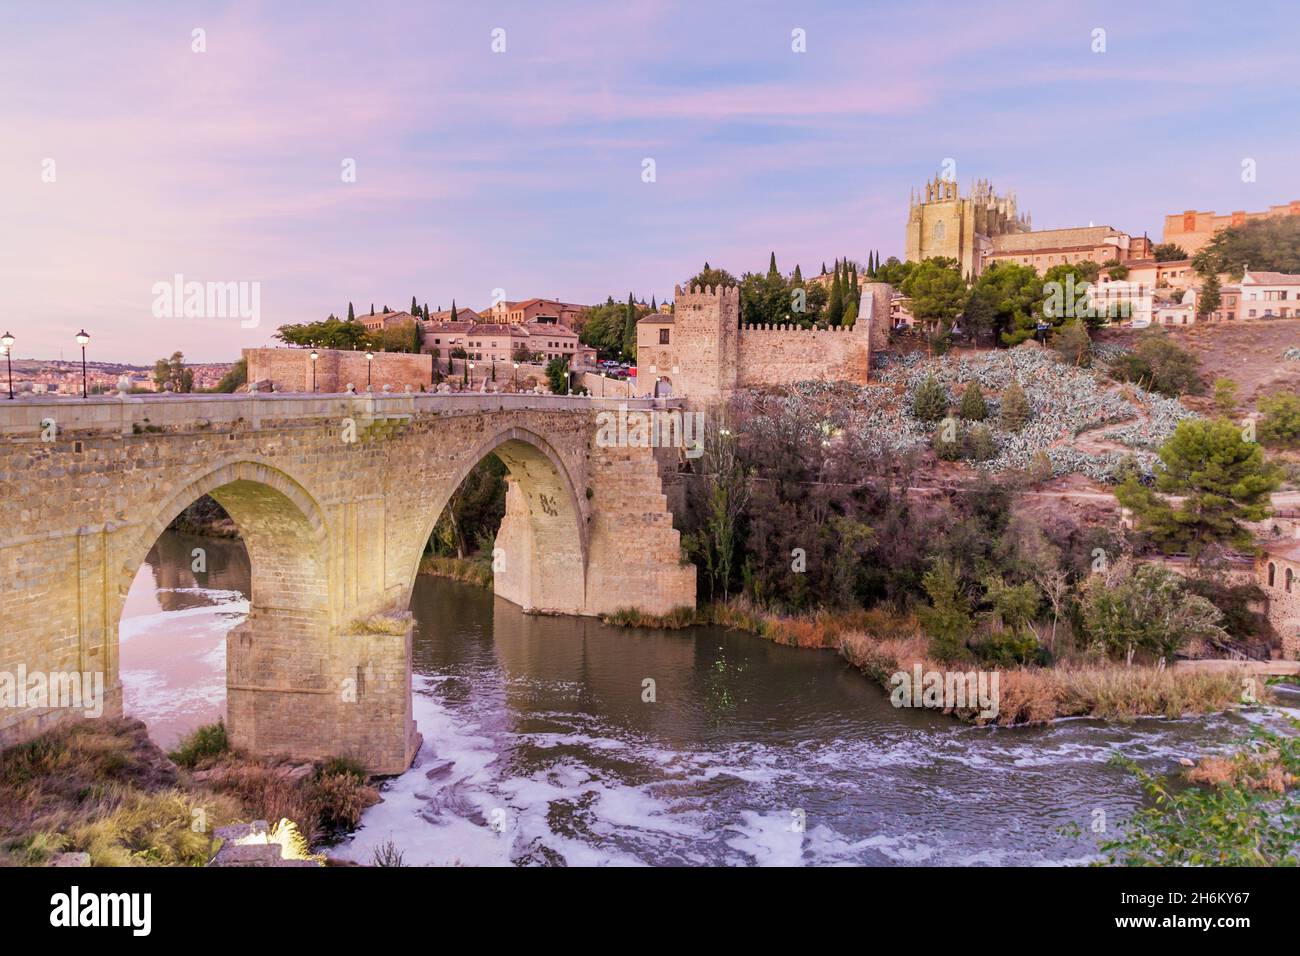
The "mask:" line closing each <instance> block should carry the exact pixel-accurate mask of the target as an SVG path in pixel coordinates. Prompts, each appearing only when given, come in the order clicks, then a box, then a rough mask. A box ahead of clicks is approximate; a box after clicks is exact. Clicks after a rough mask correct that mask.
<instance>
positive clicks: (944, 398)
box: [912, 375, 948, 423]
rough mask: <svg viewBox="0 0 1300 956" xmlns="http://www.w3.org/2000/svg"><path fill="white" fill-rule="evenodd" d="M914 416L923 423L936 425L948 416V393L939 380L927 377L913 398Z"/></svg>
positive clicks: (931, 376) (930, 376)
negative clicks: (935, 423)
mask: <svg viewBox="0 0 1300 956" xmlns="http://www.w3.org/2000/svg"><path fill="white" fill-rule="evenodd" d="M912 414H913V415H915V416H916V417H917V418H919V419H920V420H921V421H923V422H929V423H934V422H937V421H938V420H939V419H941V418H943V417H944V416H945V415H947V414H948V391H947V389H945V388H944V387H943V386H942V385H941V384H940V383H939V380H938V379H937V378H935V377H934V376H933V375H927V376H926V377H925V379H924V381H922V382H921V384H920V385H918V386H917V389H916V395H915V396H913V398H912Z"/></svg>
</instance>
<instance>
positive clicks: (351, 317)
mask: <svg viewBox="0 0 1300 956" xmlns="http://www.w3.org/2000/svg"><path fill="white" fill-rule="evenodd" d="M356 320H357V315H356V313H355V312H353V311H352V303H351V302H349V303H348V321H349V322H355V321H356Z"/></svg>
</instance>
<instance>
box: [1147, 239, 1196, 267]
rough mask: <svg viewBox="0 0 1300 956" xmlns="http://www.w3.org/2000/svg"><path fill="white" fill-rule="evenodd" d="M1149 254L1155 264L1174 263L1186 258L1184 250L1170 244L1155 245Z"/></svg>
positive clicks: (1160, 243) (1159, 243)
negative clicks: (1153, 258)
mask: <svg viewBox="0 0 1300 956" xmlns="http://www.w3.org/2000/svg"><path fill="white" fill-rule="evenodd" d="M1151 254H1152V255H1153V256H1154V257H1155V260H1156V262H1176V261H1178V260H1179V259H1186V258H1187V252H1186V250H1184V249H1183V247H1182V246H1180V245H1177V244H1175V243H1172V242H1158V243H1156V244H1155V245H1154V246H1152V247H1151Z"/></svg>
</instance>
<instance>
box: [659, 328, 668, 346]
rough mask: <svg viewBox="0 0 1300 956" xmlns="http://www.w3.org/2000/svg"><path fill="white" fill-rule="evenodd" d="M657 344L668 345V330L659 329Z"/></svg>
mask: <svg viewBox="0 0 1300 956" xmlns="http://www.w3.org/2000/svg"><path fill="white" fill-rule="evenodd" d="M659 344H660V345H667V344H668V330H667V329H660V330H659Z"/></svg>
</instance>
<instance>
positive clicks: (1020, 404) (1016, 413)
mask: <svg viewBox="0 0 1300 956" xmlns="http://www.w3.org/2000/svg"><path fill="white" fill-rule="evenodd" d="M1029 416H1030V407H1029V397H1028V396H1027V395H1025V390H1024V389H1023V388H1021V387H1020V383H1019V382H1018V381H1016V380H1015V379H1014V378H1013V379H1012V380H1011V384H1010V385H1008V386H1007V387H1006V388H1005V389H1003V391H1002V427H1003V428H1005V429H1006V430H1007V431H1009V432H1018V431H1020V429H1022V428H1024V427H1025V423H1026V422H1028V421H1029Z"/></svg>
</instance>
